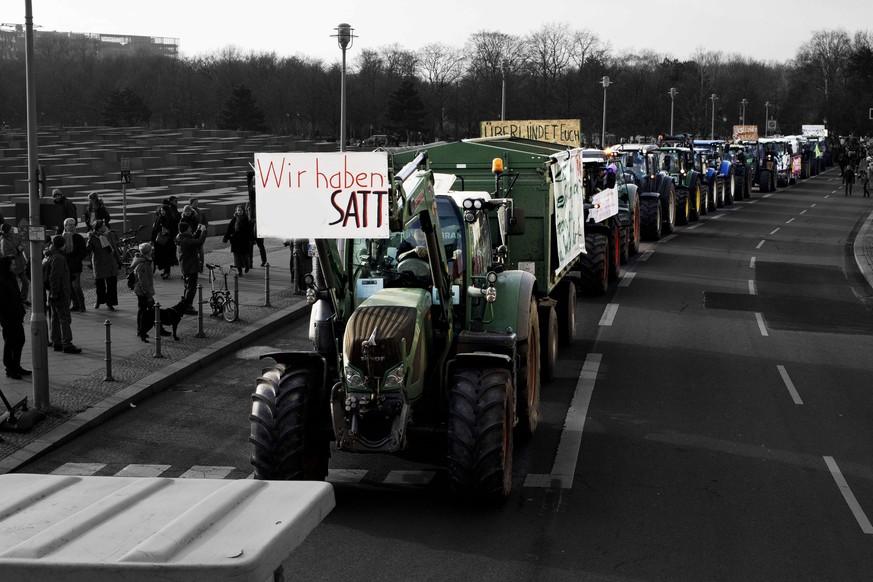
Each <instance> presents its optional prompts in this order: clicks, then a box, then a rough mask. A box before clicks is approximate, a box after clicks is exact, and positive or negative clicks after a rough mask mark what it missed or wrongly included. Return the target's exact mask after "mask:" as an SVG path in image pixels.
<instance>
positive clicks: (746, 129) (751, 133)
mask: <svg viewBox="0 0 873 582" xmlns="http://www.w3.org/2000/svg"><path fill="white" fill-rule="evenodd" d="M734 140H746V141H758V126H757V125H735V126H734Z"/></svg>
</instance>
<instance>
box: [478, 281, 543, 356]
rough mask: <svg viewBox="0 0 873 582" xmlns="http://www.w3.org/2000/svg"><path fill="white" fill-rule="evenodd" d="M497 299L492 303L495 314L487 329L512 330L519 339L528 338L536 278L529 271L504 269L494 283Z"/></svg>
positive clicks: (505, 331) (500, 331)
mask: <svg viewBox="0 0 873 582" xmlns="http://www.w3.org/2000/svg"><path fill="white" fill-rule="evenodd" d="M494 287H495V288H496V290H497V301H495V302H494V303H492V304H491V306H492V308H493V310H494V315H493V317H492V318H491V321H490V322H489V323H486V324H485V329H486V330H488V331H494V332H498V333H507V332H508V330H510V329H511V330H512V331H513V332H514V333H515V334H517V340H518V341H524V340H526V339H527V334H528V330H529V329H530V325H529V324H530V322H529V321H528V319H529V317H530V302H531V300H532V299H533V297H534V288H535V287H536V278H535V277H534V276H533V275H531V274H530V273H528V272H527V271H503V272H502V273H498V274H497V282H496V283H494Z"/></svg>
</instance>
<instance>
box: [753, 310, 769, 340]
mask: <svg viewBox="0 0 873 582" xmlns="http://www.w3.org/2000/svg"><path fill="white" fill-rule="evenodd" d="M755 319H756V320H757V321H758V329H760V330H761V335H762V336H764V337H767V336H769V335H770V334H769V333H767V326H766V325H764V314H763V313H758V312H756V313H755Z"/></svg>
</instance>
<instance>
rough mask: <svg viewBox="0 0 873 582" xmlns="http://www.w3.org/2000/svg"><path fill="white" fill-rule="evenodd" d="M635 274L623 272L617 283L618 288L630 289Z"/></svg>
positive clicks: (633, 272)
mask: <svg viewBox="0 0 873 582" xmlns="http://www.w3.org/2000/svg"><path fill="white" fill-rule="evenodd" d="M636 276H637V274H636V272H635V271H625V272H624V273H622V275H621V281H619V282H618V286H619V287H630V284H631V281H633V280H634V277H636Z"/></svg>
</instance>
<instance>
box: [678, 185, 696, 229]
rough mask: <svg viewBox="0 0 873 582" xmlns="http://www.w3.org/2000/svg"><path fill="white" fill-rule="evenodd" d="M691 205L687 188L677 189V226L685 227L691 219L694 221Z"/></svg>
mask: <svg viewBox="0 0 873 582" xmlns="http://www.w3.org/2000/svg"><path fill="white" fill-rule="evenodd" d="M690 203H691V201H690V200H689V196H688V190H687V189H685V188H677V189H676V224H677V225H679V226H685V225H686V224H688V221H689V219H690V220H694V218H692V213H691V209H690Z"/></svg>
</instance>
